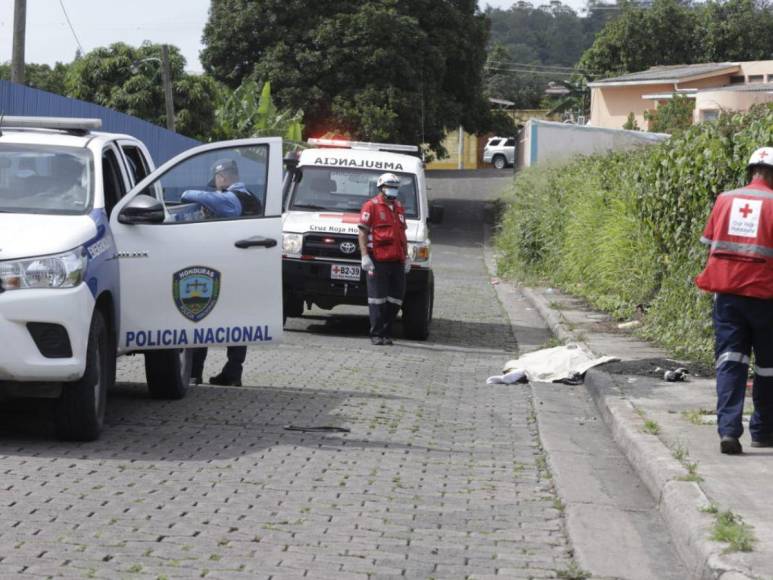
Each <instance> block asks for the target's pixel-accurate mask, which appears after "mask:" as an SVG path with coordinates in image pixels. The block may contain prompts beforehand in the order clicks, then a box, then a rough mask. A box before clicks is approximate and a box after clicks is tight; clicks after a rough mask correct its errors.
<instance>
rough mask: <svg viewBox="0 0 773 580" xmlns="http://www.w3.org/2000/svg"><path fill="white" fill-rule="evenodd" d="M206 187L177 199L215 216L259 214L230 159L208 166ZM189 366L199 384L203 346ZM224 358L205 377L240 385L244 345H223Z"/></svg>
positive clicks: (202, 372)
mask: <svg viewBox="0 0 773 580" xmlns="http://www.w3.org/2000/svg"><path fill="white" fill-rule="evenodd" d="M212 174H213V175H212V179H211V180H210V182H209V184H208V185H209V186H210V187H214V188H215V191H199V190H188V191H185V192H184V193H183V194H182V196H181V198H180V199H181V201H183V202H187V203H198V204H200V205H201V206H203V207H204V208H205V210H206V212H207V213H208V214H210V215H212V216H214V217H215V218H230V217H239V216H243V215H260V214H261V213H263V212H262V207H261V203H260V201H259V200H258V198H256V197H255V196H254V195H253V194H252V193H251V192H250V191H249V190H248V189H247V186H246V185H245V184H244V183H243V182H241V181H239V167H238V166H237V164H236V161H234V160H233V159H221V160H219V161H217V162H216V163H215V165H214V166H213V168H212ZM194 350H195V352H194V354H193V368H192V370H191V382H192V383H195V384H197V385H198V384H201V383H202V382H203V374H204V361H205V359H206V358H207V349H206V348H197V349H194ZM226 352H227V356H228V362H226V364H225V366H224V367H223V370H222V371H221V372H220V374H218V375H215V376H214V377H211V378H210V379H209V382H210V383H211V384H213V385H226V386H236V387H241V386H242V366H243V365H244V360H245V359H246V358H247V347H246V346H229V347H228V349H227V351H226Z"/></svg>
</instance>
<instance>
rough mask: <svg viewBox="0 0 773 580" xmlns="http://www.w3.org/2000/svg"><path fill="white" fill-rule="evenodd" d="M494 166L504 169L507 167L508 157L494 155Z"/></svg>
mask: <svg viewBox="0 0 773 580" xmlns="http://www.w3.org/2000/svg"><path fill="white" fill-rule="evenodd" d="M494 167H496V168H497V169H504V168H505V167H507V159H505V156H504V155H496V156H495V157H494Z"/></svg>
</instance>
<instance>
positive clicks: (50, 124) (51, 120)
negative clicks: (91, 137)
mask: <svg viewBox="0 0 773 580" xmlns="http://www.w3.org/2000/svg"><path fill="white" fill-rule="evenodd" d="M100 127H102V119H85V118H78V117H6V116H3V117H0V130H2V129H11V128H13V129H53V130H56V131H66V132H68V133H72V134H74V135H86V134H87V133H89V131H91V130H93V129H99V128H100Z"/></svg>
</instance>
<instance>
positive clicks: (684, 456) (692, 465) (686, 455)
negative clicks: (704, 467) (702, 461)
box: [671, 443, 703, 483]
mask: <svg viewBox="0 0 773 580" xmlns="http://www.w3.org/2000/svg"><path fill="white" fill-rule="evenodd" d="M671 455H672V456H673V458H674V459H676V460H677V461H678V462H679V463H681V464H682V467H684V468H685V469H686V470H687V475H683V476H682V477H680V478H679V481H694V482H695V483H700V482H701V481H703V478H702V477H701V476H700V475H698V462H697V461H690V460H689V459H690V452H689V451H688V450H687V447H685V446H684V445H682V444H681V443H676V444H674V446H673V447H672V448H671Z"/></svg>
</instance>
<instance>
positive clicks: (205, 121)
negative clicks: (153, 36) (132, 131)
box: [65, 43, 218, 140]
mask: <svg viewBox="0 0 773 580" xmlns="http://www.w3.org/2000/svg"><path fill="white" fill-rule="evenodd" d="M160 55H161V45H158V44H150V43H144V44H142V45H141V46H139V47H132V46H129V45H127V44H124V43H115V44H112V45H110V46H109V47H102V48H96V49H94V50H92V51H91V52H89V53H87V54H85V55H84V56H83V57H82V58H80V59H77V60H76V61H75V62H73V63H72V65H70V68H69V70H68V71H67V76H66V80H65V89H66V93H67V96H70V97H74V98H77V99H82V100H85V101H90V102H92V103H97V104H99V105H103V106H105V107H110V108H112V109H115V110H117V111H121V112H123V113H127V114H129V115H134V116H137V117H140V118H141V119H145V120H146V121H150V122H151V123H155V124H156V125H161V126H166V116H165V110H164V91H163V86H162V82H161V63H160V62H159V61H160ZM169 60H170V68H171V76H172V89H173V96H174V107H175V118H176V127H177V131H178V132H180V133H182V134H184V135H188V136H190V137H195V138H198V139H203V140H207V138H208V136H209V133H210V131H211V129H212V124H213V121H214V111H215V106H216V99H217V92H218V87H217V83H215V82H214V80H213V79H211V78H209V77H206V76H197V75H189V74H187V73H185V71H184V67H185V58H184V57H183V56H182V55H181V54H180V51H179V50H178V49H177V48H176V47H174V46H172V47H170V50H169Z"/></svg>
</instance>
